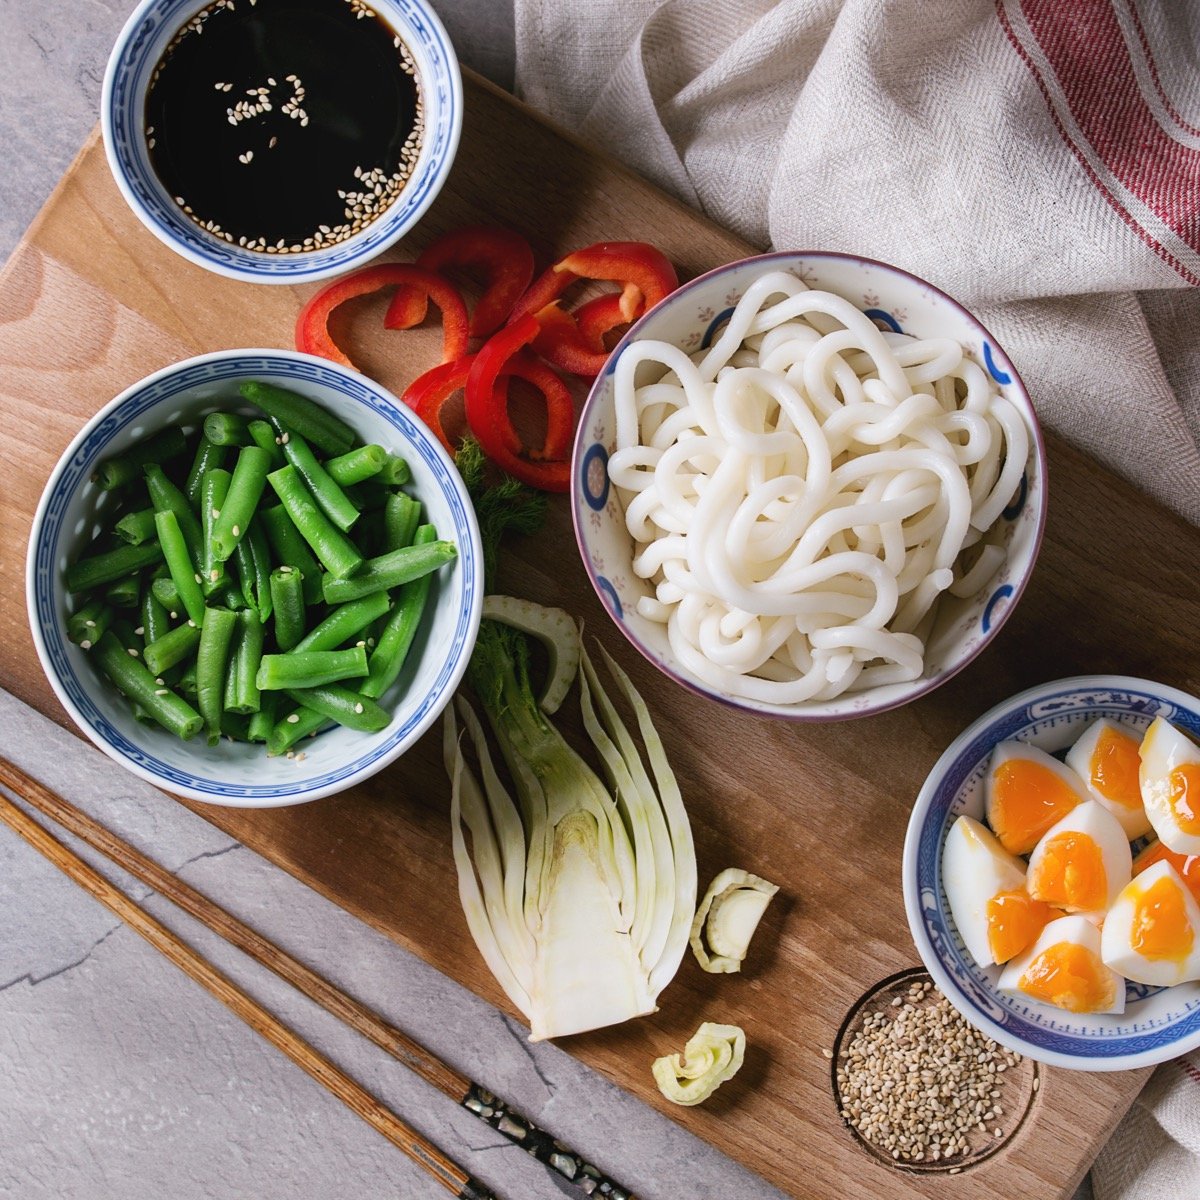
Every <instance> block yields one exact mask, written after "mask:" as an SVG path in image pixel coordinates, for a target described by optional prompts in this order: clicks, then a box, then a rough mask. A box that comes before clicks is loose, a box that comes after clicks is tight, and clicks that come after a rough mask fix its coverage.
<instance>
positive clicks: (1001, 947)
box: [942, 816, 1056, 967]
mask: <svg viewBox="0 0 1200 1200" xmlns="http://www.w3.org/2000/svg"><path fill="white" fill-rule="evenodd" d="M942 886H943V887H944V888H945V889H946V899H947V901H948V902H949V904H950V915H951V916H952V917H953V918H954V924H955V925H957V926H958V932H959V933H960V934H961V935H962V940H963V943H964V944H965V945H966V947H967V950H968V952H969V953H970V955H971V957H972V958H973V959H974V960H975V961H976V962H977V963H978V964H979V965H980V966H981V967H987V966H991V964H992V963H1005V962H1008V960H1009V959H1010V958H1012V957H1014V955H1017V954H1020V953H1021V951H1022V950H1024V949H1026V947H1028V946H1031V945H1032V944H1033V940H1034V938H1036V937H1037V935H1038V934H1039V933H1040V932H1041V930H1042V927H1043V926H1044V925H1045V924H1046V922H1047V921H1049V920H1050V919H1051V917H1052V916H1055V915H1056V914H1055V913H1054V912H1053V910H1052V909H1051V908H1050V907H1049V905H1046V904H1042V903H1039V902H1038V901H1036V900H1033V899H1031V898H1030V896H1029V895H1028V893H1027V892H1026V891H1025V864H1024V863H1023V862H1022V861H1021V860H1020V859H1019V858H1015V857H1014V856H1013V855H1011V854H1009V853H1008V851H1007V850H1005V849H1004V847H1003V846H1001V845H1000V843H999V842H998V841H997V840H996V838H995V836H994V835H993V834H992V832H991V830H989V829H987V828H985V827H984V826H983V825H981V824H980V823H979V822H978V821H976V820H974V819H972V818H971V817H966V816H963V817H959V818H958V820H957V821H955V822H954V824H953V825H952V826H951V827H950V832H949V833H948V834H947V835H946V845H945V848H944V849H943V851H942Z"/></svg>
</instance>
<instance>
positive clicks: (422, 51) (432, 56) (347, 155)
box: [101, 0, 463, 284]
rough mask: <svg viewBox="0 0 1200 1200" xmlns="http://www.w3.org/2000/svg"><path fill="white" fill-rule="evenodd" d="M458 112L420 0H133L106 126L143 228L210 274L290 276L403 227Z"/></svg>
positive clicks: (108, 94)
mask: <svg viewBox="0 0 1200 1200" xmlns="http://www.w3.org/2000/svg"><path fill="white" fill-rule="evenodd" d="M462 111H463V96H462V78H461V75H460V73H459V69H458V60H457V58H456V57H455V54H454V49H453V47H452V46H451V44H450V39H449V38H448V36H447V35H446V31H445V29H444V28H443V26H442V24H441V22H440V21H439V20H438V18H437V16H436V15H435V14H434V12H433V11H432V10H431V9H430V8H429V7H428V6H427V5H426V4H425V3H424V2H423V0H207V2H205V0H143V3H142V4H141V5H140V6H139V7H138V8H137V10H136V11H135V12H134V13H133V15H132V16H131V17H130V19H129V21H128V23H127V24H126V26H125V28H124V29H123V30H122V32H121V34H120V36H119V37H118V39H117V42H116V45H115V46H114V48H113V52H112V55H111V57H110V58H109V63H108V70H107V73H106V75H105V79H104V88H103V97H102V105H101V127H102V130H103V134H104V146H105V151H106V153H107V156H108V162H109V166H110V168H111V169H112V173H113V176H114V178H115V179H116V181H117V185H118V187H119V188H120V189H121V192H122V194H123V195H124V197H125V199H126V201H128V203H129V205H130V207H131V208H132V209H133V211H134V213H135V214H136V215H137V216H138V218H139V219H140V220H141V221H142V223H143V224H144V225H145V226H146V227H147V228H148V229H149V230H150V231H151V232H152V233H153V234H154V235H155V236H156V237H158V238H159V239H160V240H161V241H163V242H164V243H165V244H166V245H168V246H170V247H171V249H173V250H175V251H176V252H177V253H179V254H181V255H183V256H184V257H185V258H187V259H190V260H191V261H192V262H194V263H197V264H198V265H200V266H202V267H206V268H208V269H209V270H211V271H216V272H217V273H219V274H222V275H226V276H229V277H231V278H235V279H244V280H249V281H252V282H256V283H286V284H292V283H302V282H305V281H308V280H315V279H323V278H326V277H328V276H331V275H337V274H340V273H342V272H344V271H348V270H351V269H352V268H354V267H356V266H358V265H360V264H362V263H363V262H365V261H367V260H368V259H370V258H373V257H374V256H375V255H377V254H378V253H380V251H382V250H384V249H385V248H386V247H388V246H390V245H391V244H392V243H393V242H395V241H396V240H397V239H398V238H400V237H402V236H403V235H404V233H406V232H407V231H408V230H409V229H411V228H412V226H413V225H415V224H416V222H417V221H418V220H419V219H420V218H421V216H422V214H423V213H424V212H425V210H426V209H427V208H428V207H429V205H430V204H431V203H432V202H433V200H434V198H435V197H436V196H437V194H438V191H439V190H440V189H441V186H442V184H443V183H444V182H445V179H446V176H447V175H448V174H449V172H450V168H451V166H452V165H453V162H454V155H455V151H456V150H457V148H458V140H459V134H460V131H461V128H462Z"/></svg>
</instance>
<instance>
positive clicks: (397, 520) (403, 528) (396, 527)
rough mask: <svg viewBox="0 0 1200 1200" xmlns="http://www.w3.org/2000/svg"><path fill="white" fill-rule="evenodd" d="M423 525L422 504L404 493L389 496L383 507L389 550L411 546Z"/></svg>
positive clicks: (385, 533)
mask: <svg viewBox="0 0 1200 1200" xmlns="http://www.w3.org/2000/svg"><path fill="white" fill-rule="evenodd" d="M420 523H421V504H420V501H418V500H414V499H413V498H412V497H411V496H406V495H405V494H404V493H403V492H397V493H396V494H395V495H394V496H389V497H388V499H387V503H386V504H385V505H384V506H383V527H384V537H385V540H386V542H387V548H388V549H389V550H403V549H404V547H405V546H411V545H412V542H413V536H414V535H415V534H416V532H417V526H418V525H419V524H420Z"/></svg>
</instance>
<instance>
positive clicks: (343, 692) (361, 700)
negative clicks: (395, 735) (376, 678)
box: [287, 683, 392, 733]
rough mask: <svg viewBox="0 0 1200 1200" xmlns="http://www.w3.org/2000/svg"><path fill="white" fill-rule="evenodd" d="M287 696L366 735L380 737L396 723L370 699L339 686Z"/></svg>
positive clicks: (326, 686) (293, 690) (314, 688)
mask: <svg viewBox="0 0 1200 1200" xmlns="http://www.w3.org/2000/svg"><path fill="white" fill-rule="evenodd" d="M287 694H288V696H290V697H291V699H293V700H294V701H295V702H296V703H297V704H300V705H303V707H305V708H309V709H312V710H313V712H317V713H320V714H321V715H322V716H324V717H328V718H329V719H330V720H331V721H336V722H337V723H338V724H339V725H345V726H346V727H347V728H349V729H357V730H360V731H361V732H363V733H378V732H379V731H380V730H381V729H386V728H387V727H388V726H389V725H390V724H391V722H392V718H391V716H390V715H389V714H388V713H387V711H386V710H384V709H383V708H380V706H379V705H378V704H376V702H375V701H374V700H372V699H371V697H370V696H361V695H359V693H358V692H352V691H351V690H350V689H349V688H345V687H339V686H338V685H337V684H336V683H334V684H327V685H324V686H322V687H312V688H302V689H288V693H287Z"/></svg>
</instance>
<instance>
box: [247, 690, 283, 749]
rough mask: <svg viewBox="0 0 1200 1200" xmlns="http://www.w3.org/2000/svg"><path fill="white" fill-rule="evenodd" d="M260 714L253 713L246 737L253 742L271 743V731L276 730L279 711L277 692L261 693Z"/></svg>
mask: <svg viewBox="0 0 1200 1200" xmlns="http://www.w3.org/2000/svg"><path fill="white" fill-rule="evenodd" d="M258 696H259V707H258V712H256V713H251V715H250V724H249V726H248V728H247V729H246V737H247V739H248V740H249V741H252V742H265V741H269V740H270V737H271V730H272V729H274V728H275V713H276V710H277V709H278V707H279V706H278V704H277V703H276V696H277V693H276V692H267V693H266V694H265V695H264V694H263V693H262V692H259V694H258Z"/></svg>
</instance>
